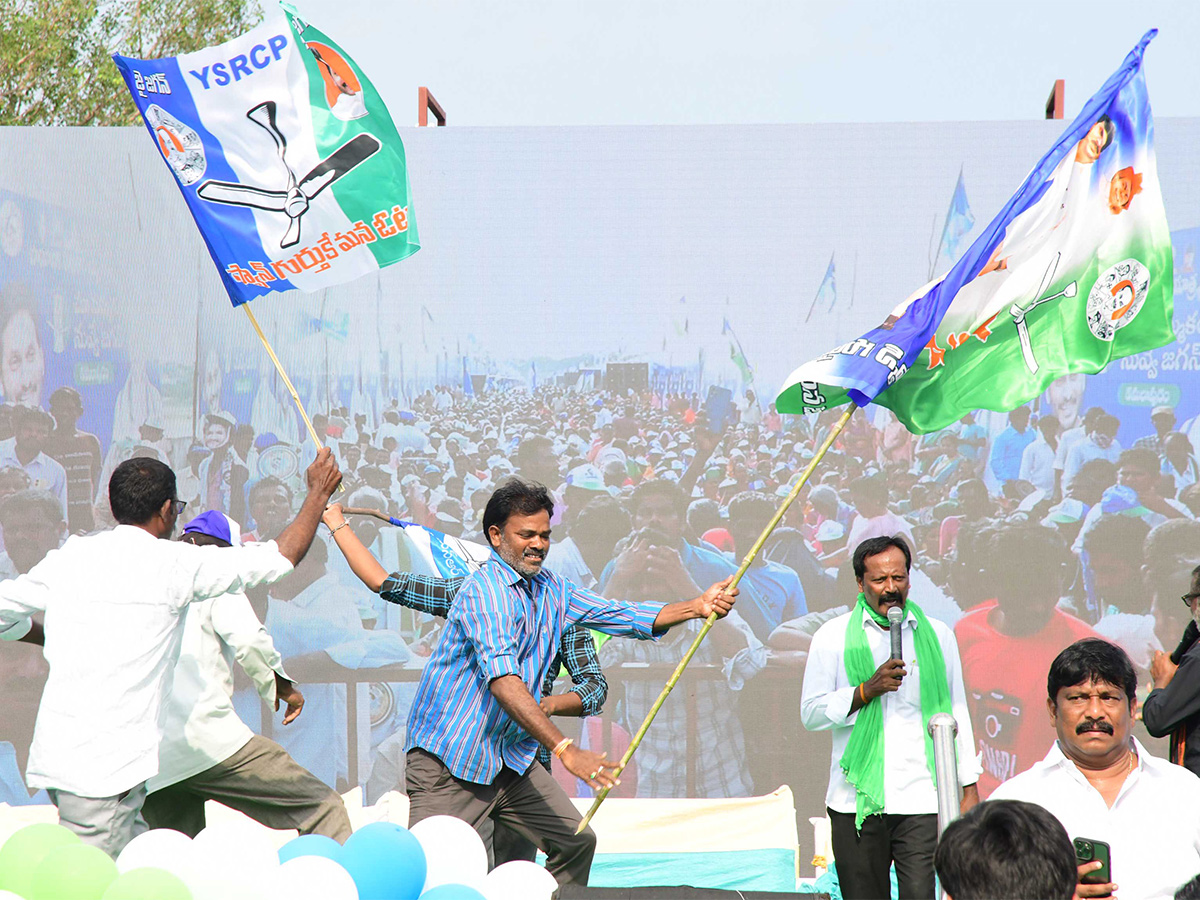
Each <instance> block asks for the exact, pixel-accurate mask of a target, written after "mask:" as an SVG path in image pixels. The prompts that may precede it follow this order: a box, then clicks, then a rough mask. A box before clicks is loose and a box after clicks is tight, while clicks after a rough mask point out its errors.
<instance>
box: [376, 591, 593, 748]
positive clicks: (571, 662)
mask: <svg viewBox="0 0 1200 900" xmlns="http://www.w3.org/2000/svg"><path fill="white" fill-rule="evenodd" d="M464 581H466V578H431V577H429V576H427V575H414V574H412V573H411V572H393V573H392V574H391V575H389V576H388V577H387V578H385V579H384V581H383V584H382V585H380V587H379V596H380V597H382V598H383V599H384V600H386V601H388V602H389V603H398V604H400V605H401V606H407V607H408V608H409V609H415V610H417V611H418V612H423V613H428V614H429V615H431V616H437V617H438V618H439V619H444V618H446V617H447V616H448V615H449V614H450V604H451V602H452V601H453V600H454V597H455V595H456V594H457V593H458V591H459V589H460V588H461V587H462V584H463V582H464ZM560 668H565V669H566V670H567V674H568V675H570V676H571V681H572V683H573V684H574V685H575V687H574V688H573V692H574V693H575V694H577V695H578V696H579V700H580V702H581V703H582V704H583V714H584V715H585V716H598V715H600V712H601V710H602V709H603V707H604V701H605V699H606V698H607V697H608V682H607V681H605V680H604V670H603V669H601V668H600V660H599V659H598V658H597V657H596V642H595V641H594V640H592V636H591V635H590V634H588V630H587V629H586V628H580V627H579V626H578V625H572V626H570V627H569V628H567V630H566V631H564V632H563V635H562V641H560V642H559V645H558V655H557V656H555V657H554V661H553V662H551V663H550V668H549V669H547V670H546V680H545V681H543V682H542V696H543V697H545V696H547V695H549V694H551V693H553V692H554V682H555V681H556V680H557V679H558V673H559V669H560ZM542 749H545V748H542ZM549 753H550V751H549V750H546V754H547V757H548V756H549Z"/></svg>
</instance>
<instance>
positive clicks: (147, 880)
mask: <svg viewBox="0 0 1200 900" xmlns="http://www.w3.org/2000/svg"><path fill="white" fill-rule="evenodd" d="M37 900H41V898H37ZM100 900H192V892H191V891H189V890H188V888H187V885H186V884H184V883H183V882H182V881H180V880H179V879H178V878H176V877H175V876H174V875H172V874H171V873H170V872H167V871H166V870H164V869H150V868H145V869H130V870H129V871H128V872H123V873H122V874H120V875H118V876H117V880H116V881H114V882H113V883H112V884H110V885H109V886H108V890H107V891H105V892H104V894H103V895H102V896H101V897H100Z"/></svg>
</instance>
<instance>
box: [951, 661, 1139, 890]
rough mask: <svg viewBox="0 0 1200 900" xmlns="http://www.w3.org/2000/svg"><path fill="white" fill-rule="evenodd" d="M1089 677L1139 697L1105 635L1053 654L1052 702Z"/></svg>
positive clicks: (1126, 665) (1127, 665)
mask: <svg viewBox="0 0 1200 900" xmlns="http://www.w3.org/2000/svg"><path fill="white" fill-rule="evenodd" d="M1089 681H1095V682H1103V683H1104V684H1111V685H1112V686H1113V687H1117V688H1120V689H1121V690H1123V691H1124V692H1125V698H1126V700H1128V701H1129V705H1130V707H1132V706H1133V704H1134V702H1135V701H1136V700H1137V673H1136V672H1135V671H1134V670H1133V663H1132V662H1131V661H1130V659H1129V655H1128V654H1127V653H1126V652H1125V651H1124V650H1122V649H1121V648H1120V647H1118V646H1117V645H1116V644H1112V643H1109V642H1108V641H1106V640H1104V639H1103V638H1084V639H1083V640H1081V641H1076V642H1075V643H1073V644H1072V645H1071V646H1069V647H1068V648H1067V649H1066V650H1064V651H1062V653H1060V654H1058V656H1056V657H1054V662H1052V663H1050V674H1049V675H1047V676H1046V692H1047V694H1049V695H1050V702H1051V703H1057V702H1058V692H1059V691H1060V690H1062V689H1063V688H1067V687H1074V686H1075V685H1077V684H1084V683H1085V682H1089ZM950 896H954V895H953V894H951V895H950Z"/></svg>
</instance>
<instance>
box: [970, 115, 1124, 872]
mask: <svg viewBox="0 0 1200 900" xmlns="http://www.w3.org/2000/svg"><path fill="white" fill-rule="evenodd" d="M1096 124H1098V125H1099V124H1103V125H1104V143H1103V144H1101V145H1100V152H1101V153H1103V152H1104V151H1105V150H1106V149H1107V148H1108V145H1109V144H1111V143H1112V142H1113V136H1114V135H1115V134H1116V133H1117V126H1115V125H1114V124H1113V120H1112V119H1110V118H1109V117H1108V114H1107V113H1106V114H1105V115H1103V116H1101V117H1100V118H1099V119H1097V120H1096ZM950 896H954V895H953V894H951V895H950Z"/></svg>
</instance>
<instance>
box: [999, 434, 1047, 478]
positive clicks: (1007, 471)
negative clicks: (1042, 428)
mask: <svg viewBox="0 0 1200 900" xmlns="http://www.w3.org/2000/svg"><path fill="white" fill-rule="evenodd" d="M1038 436H1039V434H1038V432H1037V431H1036V430H1035V429H1033V428H1028V427H1026V429H1025V430H1024V431H1017V429H1016V428H1014V427H1013V426H1012V425H1009V426H1008V427H1007V428H1005V429H1004V430H1003V431H1002V432H1000V433H999V434H998V435H996V440H995V441H993V442H992V454H991V459H989V460H988V466H989V467H990V468H991V470H992V474H993V475H995V476H996V480H997V481H999V482H1000V483H1001V484H1003V483H1004V482H1006V481H1011V480H1012V479H1014V478H1017V477H1018V476H1019V475H1020V472H1021V456H1022V454H1023V453H1024V452H1025V448H1026V447H1028V446H1029V445H1030V444H1031V443H1033V441H1034V439H1035V438H1036V437H1038Z"/></svg>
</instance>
